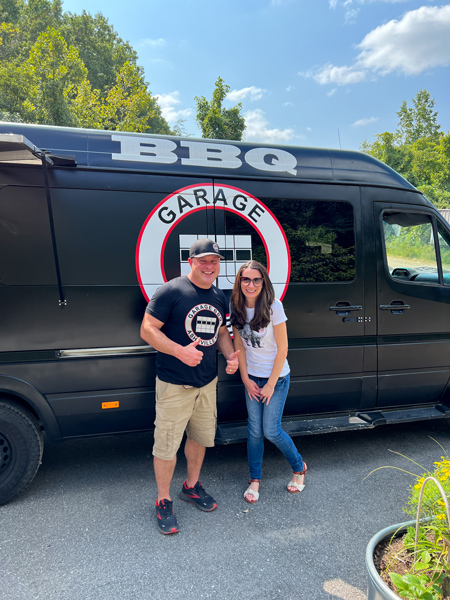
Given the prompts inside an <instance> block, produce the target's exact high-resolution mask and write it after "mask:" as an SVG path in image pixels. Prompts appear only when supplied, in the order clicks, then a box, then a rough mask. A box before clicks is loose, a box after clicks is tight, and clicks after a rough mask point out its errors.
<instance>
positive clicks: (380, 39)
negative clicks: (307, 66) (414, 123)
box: [299, 0, 450, 86]
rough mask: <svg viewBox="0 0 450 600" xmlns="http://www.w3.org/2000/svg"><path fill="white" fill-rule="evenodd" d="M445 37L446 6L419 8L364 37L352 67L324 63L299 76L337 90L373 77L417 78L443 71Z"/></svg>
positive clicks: (449, 28) (448, 49)
mask: <svg viewBox="0 0 450 600" xmlns="http://www.w3.org/2000/svg"><path fill="white" fill-rule="evenodd" d="M348 1H349V2H350V3H351V0H348ZM386 1H387V0H386ZM330 6H331V3H330ZM449 33H450V4H449V5H447V6H441V7H437V6H429V7H427V6H422V7H421V8H418V9H417V10H412V11H410V12H408V13H405V15H404V16H403V18H402V19H401V20H392V21H389V22H388V23H385V24H383V25H380V26H379V27H377V28H376V29H373V30H372V31H371V32H370V33H368V34H367V35H366V36H365V38H364V39H363V40H362V42H361V43H360V44H359V45H358V48H360V49H361V52H360V54H359V55H358V56H357V57H356V60H355V63H354V64H353V65H351V66H341V67H338V66H336V65H333V64H331V63H328V64H326V65H324V66H323V67H320V68H317V69H312V70H310V71H307V72H303V73H299V75H301V76H303V77H310V78H312V79H314V80H315V81H317V83H319V84H320V85H325V84H332V85H338V86H341V85H349V84H352V83H359V82H361V81H364V80H366V79H368V78H369V77H373V76H374V75H375V74H378V75H387V74H389V73H392V72H399V73H402V74H404V75H418V74H419V73H423V72H424V71H428V70H430V69H432V68H435V67H447V66H449V65H450V43H449V41H448V40H449Z"/></svg>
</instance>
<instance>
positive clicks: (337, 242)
mask: <svg viewBox="0 0 450 600" xmlns="http://www.w3.org/2000/svg"><path fill="white" fill-rule="evenodd" d="M260 200H261V202H263V203H264V204H265V205H266V206H267V207H268V208H269V209H270V211H271V212H272V213H273V214H274V216H275V217H276V219H277V220H278V222H279V223H280V225H281V227H282V228H283V231H284V233H285V235H286V238H287V241H288V244H289V251H290V255H291V276H290V282H291V283H292V282H294V283H319V282H328V283H332V282H338V281H339V282H341V281H352V280H354V278H355V268H356V259H355V231H354V217H353V206H352V205H351V204H350V203H349V202H335V201H326V200H323V201H322V200H297V199H276V200H274V199H270V198H263V197H261V198H260ZM226 230H227V232H234V233H237V234H239V235H242V236H250V237H251V258H253V259H254V260H258V261H259V262H262V263H263V264H267V260H266V252H265V249H264V244H263V241H262V239H261V238H260V236H259V234H258V232H257V231H256V230H255V229H254V228H253V227H252V226H251V225H250V224H249V223H247V222H246V221H244V219H241V218H239V217H236V216H235V215H233V214H232V213H227V214H226ZM235 258H236V261H237V262H236V269H238V268H239V266H240V265H239V264H238V256H237V255H236V257H235ZM246 259H247V257H246ZM274 283H278V282H274Z"/></svg>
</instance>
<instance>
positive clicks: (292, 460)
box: [245, 373, 303, 479]
mask: <svg viewBox="0 0 450 600" xmlns="http://www.w3.org/2000/svg"><path fill="white" fill-rule="evenodd" d="M249 377H250V379H252V380H253V381H255V382H256V384H257V385H258V386H259V387H260V388H262V387H264V385H265V384H266V383H267V380H268V378H267V377H254V376H253V375H249ZM288 390H289V373H288V374H287V375H286V377H280V378H279V379H278V381H277V383H276V385H275V391H274V392H273V395H272V398H271V399H270V402H269V405H268V406H267V404H265V403H264V404H263V403H262V402H261V400H260V401H259V402H257V401H256V400H251V399H250V397H249V395H248V393H247V390H245V400H246V402H247V412H248V439H247V451H248V466H249V469H250V477H251V479H261V474H262V459H263V453H264V437H266V438H267V439H268V440H269V441H270V442H272V443H273V444H275V446H276V447H277V448H278V449H279V450H281V452H282V453H283V454H284V456H285V457H286V458H287V460H288V461H289V464H290V465H291V467H292V470H293V471H296V472H299V471H301V470H302V469H303V459H302V457H301V455H300V454H299V452H298V450H297V448H296V447H295V444H294V442H293V441H292V439H291V438H290V437H289V435H288V434H287V433H286V432H285V431H284V430H283V429H282V428H281V416H282V415H283V410H284V405H285V403H286V397H287V393H288Z"/></svg>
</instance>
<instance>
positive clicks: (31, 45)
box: [0, 0, 171, 134]
mask: <svg viewBox="0 0 450 600" xmlns="http://www.w3.org/2000/svg"><path fill="white" fill-rule="evenodd" d="M61 6H62V4H61V0H0V17H1V19H2V22H1V24H0V60H1V68H0V118H2V119H7V120H12V121H22V122H26V123H45V124H51V125H62V126H70V127H91V128H95V129H122V130H125V131H139V132H151V133H162V134H170V133H171V130H170V128H169V126H168V124H167V122H166V120H165V119H164V118H163V116H162V113H161V109H160V107H159V105H158V103H157V101H156V98H154V97H153V96H152V94H151V92H150V90H149V87H148V84H147V82H146V81H145V79H144V75H143V70H142V68H141V67H139V66H138V64H137V54H136V52H135V51H134V50H133V48H132V47H131V46H130V45H129V44H128V43H127V42H124V41H123V40H122V39H121V38H120V37H119V36H118V34H117V33H116V32H115V31H114V29H113V27H112V26H111V25H110V24H109V23H108V21H107V19H105V17H103V15H101V14H100V13H99V14H97V15H95V17H93V16H92V15H90V14H88V13H86V12H85V11H83V13H82V14H81V15H74V14H71V13H63V12H62V8H61Z"/></svg>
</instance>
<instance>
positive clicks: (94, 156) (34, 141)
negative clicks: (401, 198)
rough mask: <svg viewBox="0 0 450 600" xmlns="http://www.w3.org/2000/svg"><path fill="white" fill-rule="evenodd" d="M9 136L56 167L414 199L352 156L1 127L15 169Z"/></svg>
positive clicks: (383, 168) (395, 180)
mask: <svg viewBox="0 0 450 600" xmlns="http://www.w3.org/2000/svg"><path fill="white" fill-rule="evenodd" d="M4 134H15V136H14V138H15V143H16V147H18V146H17V144H18V138H17V136H23V139H22V145H21V148H22V149H26V148H34V150H33V151H32V150H31V149H30V157H31V158H33V157H35V156H36V154H39V152H40V151H41V150H45V151H47V152H48V153H50V158H53V159H54V160H53V163H54V164H55V165H58V164H59V165H64V166H69V165H71V166H75V165H76V166H77V167H81V168H86V167H87V168H95V169H102V170H104V169H106V170H111V169H113V170H115V171H116V170H128V171H134V172H136V171H137V172H153V173H168V174H174V175H176V174H185V175H197V176H201V177H205V176H209V177H233V178H257V179H283V180H286V179H287V180H290V181H293V180H303V181H321V182H330V183H331V182H339V183H361V184H372V185H381V186H388V187H395V188H402V189H408V190H414V191H416V190H415V188H414V186H412V185H411V184H410V183H409V182H408V181H407V180H406V179H404V178H403V177H402V176H401V175H399V174H398V173H397V172H396V171H394V170H393V169H391V168H390V167H388V166H387V165H385V164H384V163H382V162H381V161H379V160H377V159H376V158H374V157H372V156H370V155H368V154H365V153H363V152H356V151H351V150H337V149H326V148H308V147H295V146H286V145H274V144H256V143H252V142H236V141H228V140H207V139H203V138H201V139H199V138H190V137H185V138H180V137H174V136H161V135H154V134H145V133H129V132H119V131H101V130H95V129H75V128H71V127H54V126H47V125H32V124H24V123H6V122H0V138H1V139H0V142H1V143H0V161H2V160H3V161H4V162H5V161H6V162H17V161H14V160H12V158H11V156H12V155H13V154H14V152H12V153H11V151H10V150H11V148H10V149H9V150H8V145H9V146H11V144H9V140H10V141H11V142H12V137H13V136H6V137H5V135H4ZM19 145H20V144H19ZM2 153H3V155H4V158H3V159H2V157H1V154H2ZM31 154H32V155H33V156H31ZM58 157H59V158H60V159H64V160H58ZM22 162H23V159H22ZM25 162H33V161H25Z"/></svg>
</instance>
